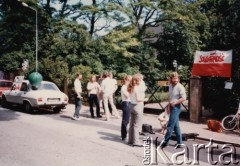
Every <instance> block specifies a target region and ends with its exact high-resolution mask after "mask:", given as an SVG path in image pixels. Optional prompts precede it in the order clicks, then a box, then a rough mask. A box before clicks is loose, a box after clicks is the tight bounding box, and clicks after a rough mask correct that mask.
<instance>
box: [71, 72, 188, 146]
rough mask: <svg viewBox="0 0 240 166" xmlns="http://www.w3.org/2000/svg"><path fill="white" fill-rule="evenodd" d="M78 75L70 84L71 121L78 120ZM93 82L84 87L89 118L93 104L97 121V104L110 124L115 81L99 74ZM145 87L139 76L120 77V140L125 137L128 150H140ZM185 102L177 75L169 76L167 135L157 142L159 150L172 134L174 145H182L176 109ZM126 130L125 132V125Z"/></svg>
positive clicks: (93, 78)
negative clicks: (131, 147) (72, 110)
mask: <svg viewBox="0 0 240 166" xmlns="http://www.w3.org/2000/svg"><path fill="white" fill-rule="evenodd" d="M81 79H82V75H81V74H80V73H78V74H77V75H76V79H75V81H74V90H75V113H74V115H73V117H72V118H73V119H74V120H79V119H80V117H79V112H80V109H81V105H82V102H81V99H82V96H81V93H82V86H81V81H80V80H81ZM99 81H100V82H97V80H96V76H95V75H93V76H91V78H90V80H89V82H88V84H87V90H88V99H89V106H90V113H91V117H92V118H94V117H95V116H94V110H93V104H95V106H96V116H97V117H98V118H101V117H102V116H101V115H100V104H101V103H103V107H104V111H105V115H106V119H105V120H106V121H109V120H110V111H109V104H110V106H111V110H112V112H113V113H114V114H115V116H116V117H117V118H120V116H119V113H118V111H117V109H116V106H115V104H114V99H113V98H114V94H115V91H116V90H117V88H118V85H117V81H116V80H115V79H113V78H112V74H111V73H110V72H108V71H106V72H104V73H103V77H102V79H99ZM146 89H147V87H146V85H145V83H144V81H143V75H142V74H140V73H138V74H135V75H132V76H130V75H127V76H125V77H124V82H123V85H122V87H121V99H122V111H123V114H122V124H121V138H122V140H125V139H126V138H127V133H128V144H130V145H132V146H137V147H142V146H143V145H142V143H141V140H140V139H139V133H140V132H141V129H142V119H143V109H144V101H146V100H147V98H145V91H146ZM185 100H186V92H185V88H184V87H183V85H182V84H180V82H179V75H178V73H176V72H173V73H172V74H171V75H170V85H169V105H168V107H167V109H168V112H170V117H169V122H168V125H167V133H166V135H165V137H164V140H163V141H162V142H161V145H160V146H161V148H164V147H166V146H167V144H168V141H169V139H170V137H171V135H172V132H173V131H175V133H176V135H177V143H178V144H182V138H181V131H180V126H179V115H180V112H181V109H180V107H181V106H180V105H181V103H182V102H183V101H185ZM129 123H130V125H129V130H128V124H129Z"/></svg>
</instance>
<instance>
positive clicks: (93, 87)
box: [87, 75, 102, 118]
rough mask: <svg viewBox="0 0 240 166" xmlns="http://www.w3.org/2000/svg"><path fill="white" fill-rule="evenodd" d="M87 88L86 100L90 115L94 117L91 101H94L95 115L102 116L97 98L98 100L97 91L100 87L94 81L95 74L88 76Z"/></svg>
mask: <svg viewBox="0 0 240 166" xmlns="http://www.w3.org/2000/svg"><path fill="white" fill-rule="evenodd" d="M87 90H88V100H89V105H90V113H91V117H92V118H94V112H93V103H95V106H96V112H97V117H98V118H101V117H102V116H101V115H100V107H99V100H98V93H99V92H100V91H101V87H100V85H99V84H98V83H97V82H96V76H95V75H93V76H91V77H90V81H89V82H88V84H87Z"/></svg>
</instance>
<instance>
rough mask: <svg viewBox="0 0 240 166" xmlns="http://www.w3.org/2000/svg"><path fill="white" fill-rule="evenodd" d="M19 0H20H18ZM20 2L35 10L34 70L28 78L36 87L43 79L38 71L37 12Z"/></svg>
mask: <svg viewBox="0 0 240 166" xmlns="http://www.w3.org/2000/svg"><path fill="white" fill-rule="evenodd" d="M19 2H21V1H19ZM21 4H22V5H23V6H25V7H27V8H29V9H31V10H33V11H35V13H36V57H35V60H36V72H33V73H31V74H30V75H29V77H28V80H29V82H30V83H31V84H32V86H34V87H38V86H40V84H41V82H42V80H43V77H42V75H41V74H40V73H38V12H37V9H35V8H32V7H31V6H28V4H26V3H24V2H21Z"/></svg>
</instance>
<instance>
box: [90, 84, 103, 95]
mask: <svg viewBox="0 0 240 166" xmlns="http://www.w3.org/2000/svg"><path fill="white" fill-rule="evenodd" d="M87 90H88V95H90V94H97V93H98V92H99V90H100V85H99V84H98V83H97V82H88V84H87Z"/></svg>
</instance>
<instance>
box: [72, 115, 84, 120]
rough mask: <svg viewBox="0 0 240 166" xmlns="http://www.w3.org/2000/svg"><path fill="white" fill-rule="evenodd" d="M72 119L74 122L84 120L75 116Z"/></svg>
mask: <svg viewBox="0 0 240 166" xmlns="http://www.w3.org/2000/svg"><path fill="white" fill-rule="evenodd" d="M72 119H73V120H80V119H82V118H80V117H76V116H73V117H72Z"/></svg>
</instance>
